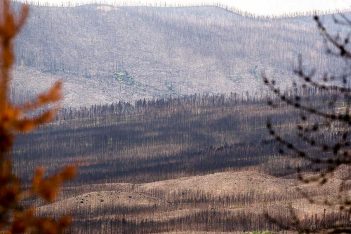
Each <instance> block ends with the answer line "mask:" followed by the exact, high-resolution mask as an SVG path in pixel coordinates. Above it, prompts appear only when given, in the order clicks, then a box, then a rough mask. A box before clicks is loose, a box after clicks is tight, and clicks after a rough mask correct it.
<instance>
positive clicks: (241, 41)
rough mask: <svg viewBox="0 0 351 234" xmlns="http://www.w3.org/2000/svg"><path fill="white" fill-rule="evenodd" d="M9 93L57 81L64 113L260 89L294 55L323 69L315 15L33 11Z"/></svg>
mask: <svg viewBox="0 0 351 234" xmlns="http://www.w3.org/2000/svg"><path fill="white" fill-rule="evenodd" d="M16 52H17V68H16V71H15V78H16V79H15V82H14V87H15V89H14V96H15V97H17V99H23V98H27V96H30V95H32V94H33V92H37V91H39V90H42V89H44V88H46V87H48V85H49V84H50V83H51V82H53V81H54V80H57V79H63V80H64V82H65V102H64V104H65V105H66V106H84V105H90V104H99V103H110V102H116V101H119V100H122V101H133V100H136V99H140V98H158V97H163V96H181V95H188V94H193V93H230V92H237V93H243V92H246V91H248V92H250V93H251V94H255V93H258V92H260V91H261V88H262V86H263V85H262V81H261V79H260V74H261V72H262V71H266V72H267V73H270V74H275V76H276V77H278V78H281V79H289V76H290V74H291V71H292V67H293V63H295V62H296V58H297V55H298V54H299V53H302V54H303V55H304V56H305V57H306V59H307V60H308V59H313V61H314V63H315V65H318V66H323V64H324V63H325V56H324V51H323V41H322V40H321V38H320V36H319V34H318V31H317V30H316V26H315V24H314V22H313V20H312V19H311V17H299V18H289V19H288V18H286V19H257V18H250V17H244V16H241V15H239V14H235V13H233V12H229V11H226V10H224V9H222V8H217V7H183V8H155V7H113V6H108V5H84V6H79V7H45V6H40V7H38V6H32V7H31V14H30V19H29V21H28V23H27V25H26V27H25V29H24V30H23V31H22V33H21V34H20V36H19V38H18V41H17V45H16Z"/></svg>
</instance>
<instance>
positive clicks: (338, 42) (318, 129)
mask: <svg viewBox="0 0 351 234" xmlns="http://www.w3.org/2000/svg"><path fill="white" fill-rule="evenodd" d="M314 21H315V22H316V25H317V28H318V30H319V32H320V34H321V36H322V38H323V40H324V43H325V48H326V56H328V58H331V59H335V60H337V61H339V64H340V65H341V64H345V69H342V71H340V70H339V71H335V72H334V71H332V72H331V71H325V72H324V71H323V72H317V71H316V70H314V69H309V68H306V67H305V66H304V64H303V59H302V56H300V57H299V62H298V66H297V67H296V69H295V70H294V74H295V76H296V79H295V80H294V81H293V82H292V90H289V92H288V91H286V90H283V89H282V88H280V87H279V85H278V84H277V82H276V80H274V79H271V78H269V77H267V76H266V75H265V74H263V75H262V77H263V81H264V83H265V85H266V86H267V87H268V88H269V89H270V90H271V91H272V93H273V94H274V97H275V98H273V99H272V100H269V101H268V104H269V105H270V106H272V107H273V108H282V105H283V106H286V107H289V108H292V109H293V110H295V111H297V113H299V114H298V116H296V127H295V128H294V129H292V130H291V129H289V130H286V129H284V128H282V127H281V126H279V124H277V123H276V122H274V121H272V120H268V121H267V129H268V131H269V134H270V135H271V136H272V137H273V138H274V139H275V141H276V142H278V143H279V145H280V149H279V152H280V153H281V154H283V155H288V156H291V157H296V158H299V159H301V161H303V163H302V164H301V165H300V166H298V167H297V168H296V169H297V174H298V178H299V180H300V181H301V182H303V183H316V184H317V185H318V186H321V187H320V188H322V186H325V184H326V183H328V182H329V181H330V180H333V179H334V177H335V173H336V172H337V171H339V172H340V171H341V170H342V171H343V176H342V180H341V181H342V182H341V183H340V185H339V190H338V191H337V194H336V195H335V196H329V195H328V196H325V198H323V199H315V198H314V197H313V196H312V195H311V194H308V192H307V191H304V190H303V189H300V192H301V193H302V194H303V195H304V196H305V197H306V198H307V199H308V201H309V202H311V203H320V204H323V205H326V206H328V207H330V209H332V207H334V208H338V210H339V212H340V213H343V215H344V216H343V217H345V215H346V217H349V218H347V219H346V221H345V220H344V221H343V222H341V221H340V220H339V221H338V220H336V221H333V222H332V223H326V224H324V225H321V227H319V228H311V227H308V225H307V226H306V225H303V221H302V220H300V219H299V218H298V217H297V215H296V214H294V212H293V211H292V217H293V219H292V220H293V222H291V223H290V224H286V223H285V224H283V223H282V222H279V221H278V220H276V219H274V218H272V217H269V216H268V218H269V219H271V221H273V222H277V223H278V224H280V225H281V227H282V228H284V229H294V230H296V231H299V232H300V233H312V232H323V233H351V220H350V214H351V196H350V192H349V190H350V188H351V172H350V168H351V141H350V138H351V136H350V134H351V112H350V105H351V86H350V77H351V73H350V71H351V70H350V71H349V69H348V68H349V67H350V66H349V65H350V62H351V47H350V45H349V44H350V35H351V19H349V18H348V17H347V16H345V15H343V14H340V15H338V16H333V23H334V24H335V25H336V26H338V27H340V28H341V29H340V30H341V31H340V32H339V33H336V32H333V31H332V30H331V29H328V28H327V27H326V26H325V25H326V24H325V23H323V21H322V19H321V18H320V17H319V16H314ZM331 66H332V65H331ZM334 208H333V209H334Z"/></svg>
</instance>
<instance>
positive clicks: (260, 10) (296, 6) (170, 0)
mask: <svg viewBox="0 0 351 234" xmlns="http://www.w3.org/2000/svg"><path fill="white" fill-rule="evenodd" d="M22 1H28V2H31V1H32V2H41V3H45V2H47V3H49V4H58V5H60V4H62V3H64V4H67V3H69V2H70V3H71V4H73V5H76V4H82V3H89V2H98V3H108V4H111V3H117V4H123V3H128V4H129V5H145V4H146V5H147V4H155V3H159V4H161V3H162V4H163V3H165V2H166V3H167V4H168V5H177V4H181V5H199V4H202V3H206V4H212V3H213V2H219V3H222V4H224V5H227V6H230V7H235V8H238V9H240V10H244V11H248V12H251V13H255V14H259V15H267V14H274V15H279V14H285V13H291V12H302V11H315V10H321V11H326V10H344V9H350V10H351V0H71V1H69V0H22Z"/></svg>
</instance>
